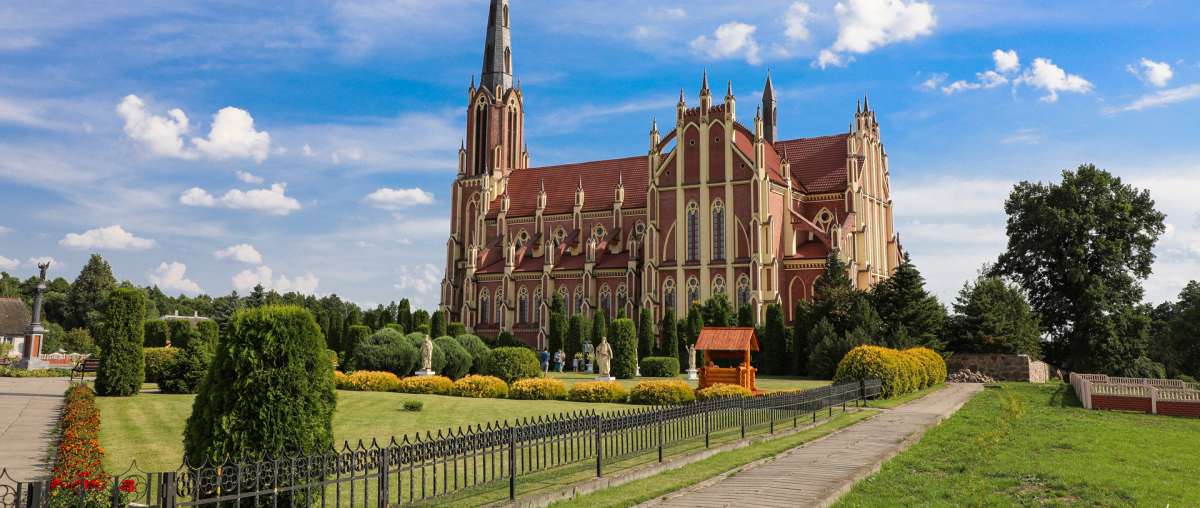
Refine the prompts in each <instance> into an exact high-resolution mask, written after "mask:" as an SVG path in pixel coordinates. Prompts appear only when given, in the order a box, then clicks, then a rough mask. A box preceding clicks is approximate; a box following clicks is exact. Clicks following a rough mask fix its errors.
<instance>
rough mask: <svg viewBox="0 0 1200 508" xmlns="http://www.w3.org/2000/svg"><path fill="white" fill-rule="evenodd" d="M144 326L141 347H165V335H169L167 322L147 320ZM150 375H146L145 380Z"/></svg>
mask: <svg viewBox="0 0 1200 508" xmlns="http://www.w3.org/2000/svg"><path fill="white" fill-rule="evenodd" d="M143 326H144V327H145V331H144V333H145V337H143V338H142V347H148V348H160V347H167V336H168V335H170V333H171V332H170V331H169V327H168V326H167V322H166V321H163V320H161V319H150V320H147V321H146V323H145V324H144V325H143ZM149 379H150V377H149V376H146V380H149Z"/></svg>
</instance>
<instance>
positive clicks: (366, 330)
mask: <svg viewBox="0 0 1200 508" xmlns="http://www.w3.org/2000/svg"><path fill="white" fill-rule="evenodd" d="M370 336H371V328H370V327H367V326H362V325H358V326H351V327H350V329H349V330H347V331H346V340H345V341H343V344H342V347H344V348H345V349H346V350H345V351H342V359H341V361H339V362H338V364H340V365H343V366H346V365H354V363H353V360H354V349H355V348H357V347H358V345H359V344H362V343H363V342H365V341H366V340H367V337H370ZM343 368H344V367H343Z"/></svg>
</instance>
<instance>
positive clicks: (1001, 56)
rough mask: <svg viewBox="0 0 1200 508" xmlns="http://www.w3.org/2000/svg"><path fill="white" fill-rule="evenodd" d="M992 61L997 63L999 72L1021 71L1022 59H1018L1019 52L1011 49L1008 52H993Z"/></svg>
mask: <svg viewBox="0 0 1200 508" xmlns="http://www.w3.org/2000/svg"><path fill="white" fill-rule="evenodd" d="M992 60H994V61H995V62H996V71H997V72H1002V73H1004V72H1013V71H1019V70H1021V59H1020V58H1018V57H1017V51H1016V50H1015V49H1010V50H1008V51H1000V50H998V49H997V50H996V51H993V52H992Z"/></svg>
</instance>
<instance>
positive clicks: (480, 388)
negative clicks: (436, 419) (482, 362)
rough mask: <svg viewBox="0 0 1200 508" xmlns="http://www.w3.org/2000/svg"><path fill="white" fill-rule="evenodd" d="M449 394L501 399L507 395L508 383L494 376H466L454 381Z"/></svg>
mask: <svg viewBox="0 0 1200 508" xmlns="http://www.w3.org/2000/svg"><path fill="white" fill-rule="evenodd" d="M450 395H453V396H455V397H473V398H477V399H503V398H505V397H507V396H508V383H505V382H504V380H503V379H500V378H498V377H494V376H473V375H472V376H467V377H464V378H462V379H459V380H458V381H455V382H454V388H452V389H451V390H450Z"/></svg>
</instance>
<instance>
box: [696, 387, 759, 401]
mask: <svg viewBox="0 0 1200 508" xmlns="http://www.w3.org/2000/svg"><path fill="white" fill-rule="evenodd" d="M737 397H741V398H744V399H749V398H753V397H754V392H752V391H750V389H749V388H746V387H745V386H741V385H727V384H724V383H722V384H715V385H712V386H710V387H708V388H705V389H703V390H700V391H699V392H696V398H697V399H699V400H713V399H728V398H737Z"/></svg>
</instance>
